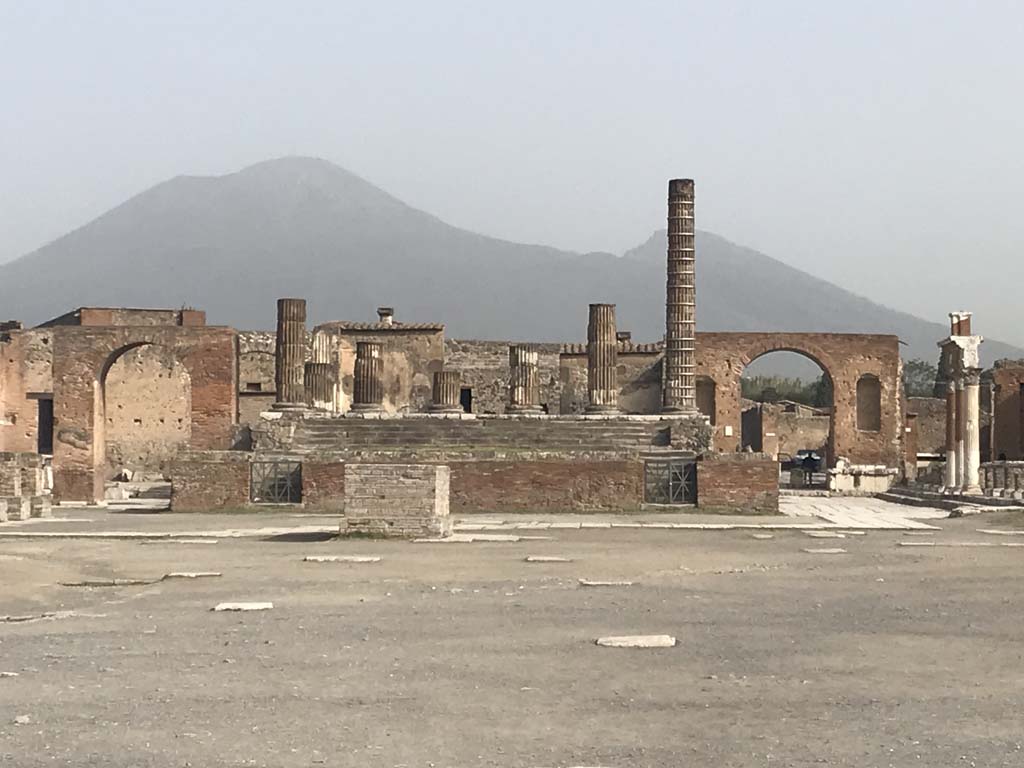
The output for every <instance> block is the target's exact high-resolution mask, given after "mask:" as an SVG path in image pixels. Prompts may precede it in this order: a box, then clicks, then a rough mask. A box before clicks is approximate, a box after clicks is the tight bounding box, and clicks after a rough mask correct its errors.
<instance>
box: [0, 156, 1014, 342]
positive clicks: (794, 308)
mask: <svg viewBox="0 0 1024 768" xmlns="http://www.w3.org/2000/svg"><path fill="white" fill-rule="evenodd" d="M697 258H698V262H697V274H698V325H699V327H700V328H701V329H704V330H760V331H764V330H779V331H864V332H879V333H897V334H899V335H900V336H901V337H902V338H903V339H904V340H905V341H906V342H907V345H908V346H907V349H906V351H905V352H906V354H905V357H907V358H913V357H920V358H924V359H928V360H932V359H935V358H936V357H937V349H936V346H935V342H936V341H937V340H938V339H940V338H942V336H943V335H944V332H945V328H944V326H943V325H941V324H938V323H929V322H926V321H924V320H921V319H919V318H916V317H913V316H911V315H907V314H904V313H901V312H897V311H895V310H891V309H888V308H886V307H882V306H879V305H877V304H874V303H872V302H870V301H868V300H867V299H864V298H861V297H859V296H855V295H853V294H851V293H849V292H847V291H844V290H843V289H841V288H839V287H837V286H835V285H832V284H830V283H828V282H826V281H824V280H820V279H818V278H815V277H812V276H811V275H809V274H807V273H805V272H801V271H800V270H797V269H794V268H792V267H789V266H787V265H785V264H783V263H782V262H779V261H776V260H775V259H772V258H769V257H768V256H765V255H764V254H761V253H758V252H757V251H754V250H751V249H749V248H744V247H741V246H738V245H735V244H733V243H730V242H729V241H728V240H725V239H724V238H721V237H719V236H717V235H713V234H710V233H707V232H701V233H698V238H697ZM664 260H665V234H664V231H661V232H656V233H654V234H653V235H652V236H651V238H650V239H649V240H648V241H647V242H646V243H644V244H643V245H641V246H639V247H637V248H635V249H634V250H632V251H630V252H628V253H626V254H625V255H624V256H622V257H619V256H615V255H613V254H610V253H590V254H579V253H572V252H567V251H560V250H557V249H555V248H548V247H545V246H539V245H524V244H520V243H512V242H508V241H505V240H499V239H496V238H491V237H485V236H484V235H479V234H475V233H472V232H468V231H466V230H462V229H458V228H456V227H452V226H450V225H448V224H445V223H444V222H443V221H441V220H440V219H437V218H435V217H434V216H431V215H429V214H427V213H424V212H422V211H418V210H416V209H414V208H411V207H409V206H408V205H406V204H405V203H403V202H401V201H400V200H398V199H396V198H395V197H392V196H391V195H389V194H388V193H386V192H384V191H383V190H381V189H378V188H377V187H375V186H373V185H372V184H370V183H369V182H367V181H364V180H363V179H361V178H359V177H358V176H355V175H353V174H351V173H349V172H348V171H345V170H343V169H342V168H339V167H337V166H335V165H332V164H331V163H329V162H326V161H324V160H318V159H313V158H284V159H280V160H271V161H267V162H263V163H259V164H257V165H254V166H251V167H249V168H246V169H244V170H242V171H239V172H237V173H232V174H228V175H225V176H218V177H195V176H181V177H178V178H175V179H171V180H170V181H167V182H164V183H162V184H159V185H157V186H156V187H153V188H152V189H149V190H147V191H145V192H143V193H141V194H139V195H137V196H136V197H133V198H132V199H130V200H128V201H127V202H125V203H124V204H122V205H120V206H118V207H117V208H115V209H113V210H111V211H109V212H108V213H106V214H104V215H103V216H100V217H99V218H98V219H96V220H95V221H92V222H90V223H89V224H86V225H85V226H83V227H81V228H79V229H77V230H75V231H73V232H70V233H68V234H67V235H65V236H63V237H61V238H60V239H58V240H56V241H54V242H52V243H50V244H49V245H46V246H44V247H42V248H40V249H39V250H37V251H35V252H33V253H30V254H28V255H26V256H24V257H22V258H20V259H17V260H16V261H13V262H10V263H8V264H5V265H0V319H4V318H8V317H11V318H15V319H21V320H23V321H25V322H27V323H37V322H42V321H44V320H46V319H48V318H50V317H54V316H56V315H59V314H61V313H63V312H65V311H67V310H69V309H71V308H74V307H78V306H90V305H91V306H158V307H179V306H182V305H189V306H194V307H198V308H202V309H206V310H207V314H208V321H209V322H210V323H216V324H224V325H233V326H235V327H238V328H273V327H274V311H275V300H276V299H277V298H278V297H280V296H303V297H306V298H307V299H308V301H309V313H310V321H311V323H317V322H323V321H327V320H338V319H350V320H358V319H364V318H365V319H367V320H369V319H372V318H374V317H375V314H374V310H375V308H376V307H377V306H378V305H382V304H386V305H390V306H394V307H395V308H396V318H397V319H398V320H404V321H409V322H413V321H435V320H439V321H442V322H444V323H445V324H446V325H447V333H448V335H449V336H451V337H456V338H482V339H532V340H537V341H576V340H582V339H584V338H585V337H586V323H587V304H589V303H591V302H604V301H608V302H615V303H617V304H618V307H619V310H618V311H619V316H618V319H619V327H620V328H621V329H623V330H630V331H632V332H633V337H634V338H635V339H637V340H655V339H658V338H660V336H661V334H662V332H663V324H664V286H665V267H664ZM986 347H987V350H986V351H987V355H988V358H989V359H990V360H991V359H995V358H998V357H1008V356H1013V357H1020V356H1024V351H1021V350H1019V349H1015V348H1013V347H1010V346H1008V345H1005V344H999V343H998V342H988V343H987V344H986Z"/></svg>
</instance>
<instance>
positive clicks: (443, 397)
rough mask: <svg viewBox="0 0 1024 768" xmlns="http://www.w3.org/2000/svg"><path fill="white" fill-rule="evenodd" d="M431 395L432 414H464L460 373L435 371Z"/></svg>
mask: <svg viewBox="0 0 1024 768" xmlns="http://www.w3.org/2000/svg"><path fill="white" fill-rule="evenodd" d="M431 394H432V397H431V403H430V411H431V412H432V413H462V403H461V402H459V395H461V394H462V375H461V374H460V373H459V372H458V371H450V370H446V371H434V381H433V390H432V393H431Z"/></svg>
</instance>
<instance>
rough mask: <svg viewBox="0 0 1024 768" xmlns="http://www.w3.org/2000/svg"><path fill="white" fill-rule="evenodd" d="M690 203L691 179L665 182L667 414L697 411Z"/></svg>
mask: <svg viewBox="0 0 1024 768" xmlns="http://www.w3.org/2000/svg"><path fill="white" fill-rule="evenodd" d="M693 203H694V193H693V179H673V180H672V181H670V182H669V183H668V280H667V285H666V291H665V357H664V363H663V365H664V379H663V384H662V406H663V410H664V411H665V412H666V413H695V412H696V410H697V390H696V379H695V375H694V370H695V365H696V361H695V349H696V338H697V336H696V330H697V329H696V307H697V292H696V278H695V270H694V265H695V250H694V223H693Z"/></svg>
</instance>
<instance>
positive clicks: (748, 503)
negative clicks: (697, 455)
mask: <svg viewBox="0 0 1024 768" xmlns="http://www.w3.org/2000/svg"><path fill="white" fill-rule="evenodd" d="M697 506H698V507H699V508H700V510H701V511H702V512H713V513H719V514H739V515H777V514H779V465H778V463H777V462H776V461H775V459H773V458H772V457H771V456H769V455H767V454H763V453H712V454H708V455H707V456H705V457H704V459H703V460H702V461H699V462H698V463H697Z"/></svg>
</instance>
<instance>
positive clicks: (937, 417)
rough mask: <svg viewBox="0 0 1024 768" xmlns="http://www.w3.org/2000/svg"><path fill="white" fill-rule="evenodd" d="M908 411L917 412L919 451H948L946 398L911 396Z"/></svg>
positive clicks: (943, 452) (939, 452) (941, 452)
mask: <svg viewBox="0 0 1024 768" xmlns="http://www.w3.org/2000/svg"><path fill="white" fill-rule="evenodd" d="M907 411H908V412H909V413H916V414H917V421H916V431H917V450H918V452H919V453H938V454H945V452H946V398H945V397H909V398H907Z"/></svg>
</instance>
